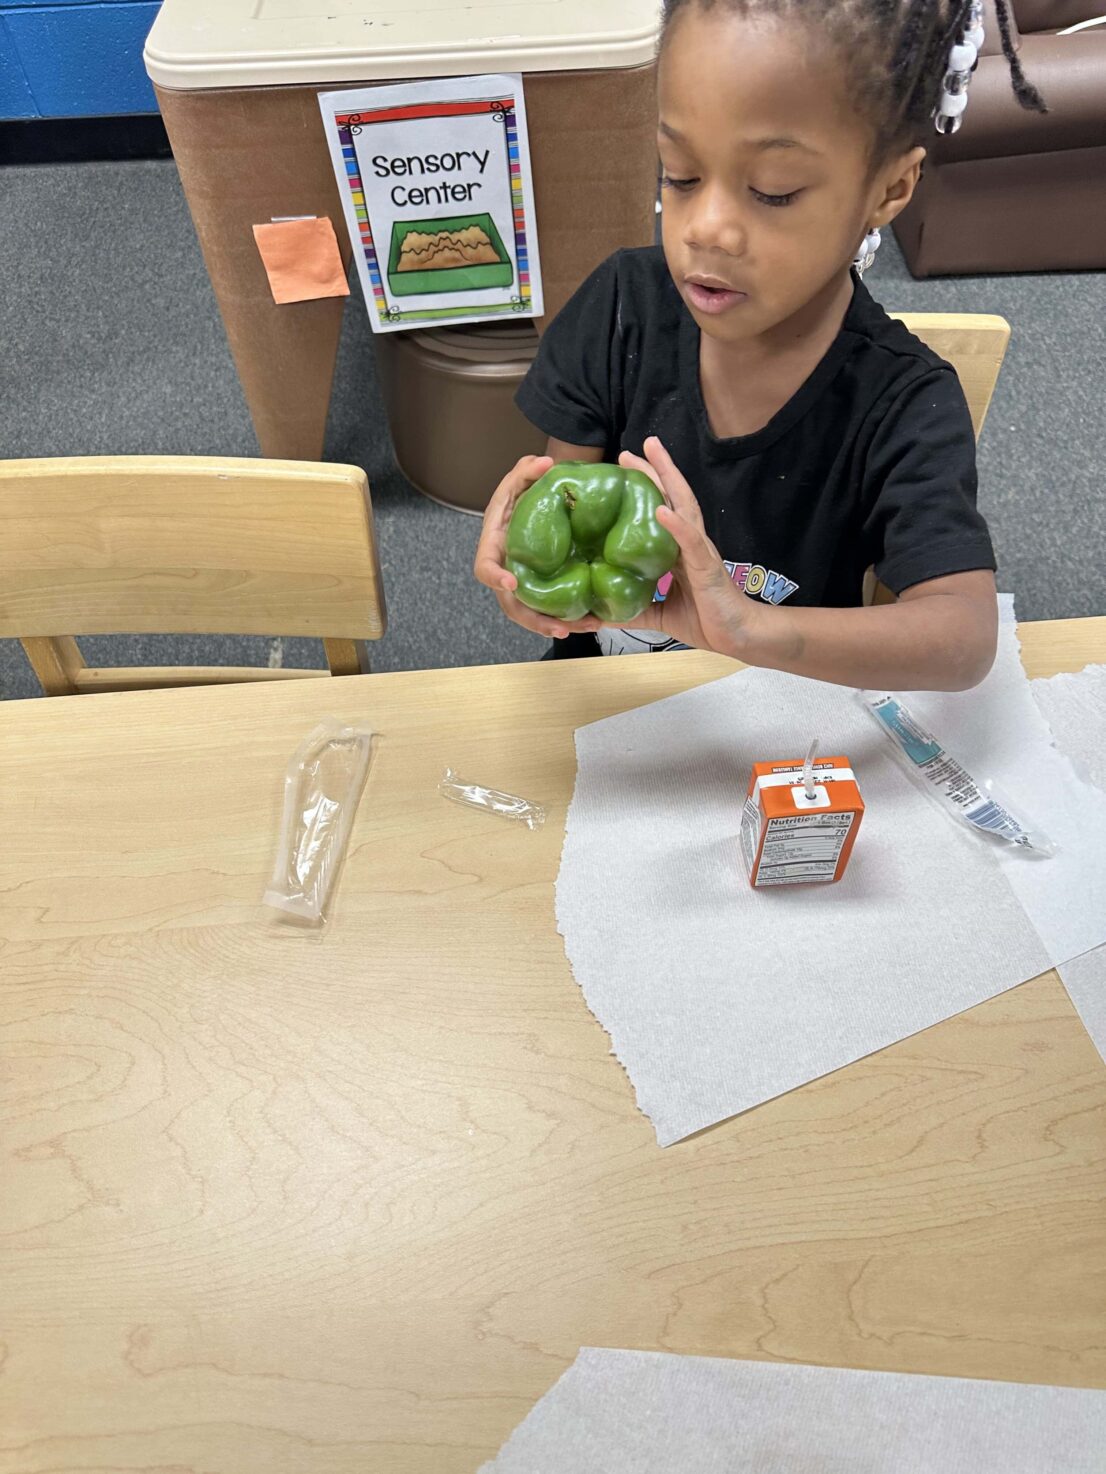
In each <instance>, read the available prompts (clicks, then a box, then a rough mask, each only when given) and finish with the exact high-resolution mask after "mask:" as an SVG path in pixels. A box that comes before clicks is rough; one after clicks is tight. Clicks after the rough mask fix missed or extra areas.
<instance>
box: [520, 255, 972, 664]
mask: <svg viewBox="0 0 1106 1474" xmlns="http://www.w3.org/2000/svg"><path fill="white" fill-rule="evenodd" d="M517 403H518V405H519V407H520V409H521V410H522V411H523V413H524V414H525V415H526V416H527V418H528V419H529V420H531V421H532V422H533V423H534V424H535V425H536V426H537V427H538V429H540V430H544V431H545V433H546V434H547V435H551V436H554V437H556V438H557V439H558V440H566V441H569V442H571V443H573V444H575V445H589V446H591V445H594V446H602V447H603V451H604V459H605V460H608V461H614V460H616V459H617V457H618V453H619V451H621V450H630V451H633V452H634V453H635V454H637V455H640V454H641V453H642V443H643V442H644V440H645V439H646V437H647V436H649V435H658V436H659V437H660V439H661V440H662V441H663V443H664V445H665V446H666V447H667V449H668V451H669V453H670V454H671V456H672V458H673V460H674V461H675V463H676V465H677V466H678V467H679V468H680V470H681V471H682V472H683V474H684V476H685V477H686V478H687V480H688V482H689V484H690V485H691V488H692V490H693V491H694V492H695V494H696V496H697V498H698V500H699V504H700V506H701V507H702V510H703V520H704V522H705V524H706V530H707V534H708V536H709V537H710V538H711V540H712V541H713V542H714V544H715V546H716V547H717V548H718V551H719V553H720V554H721V556H722V558H723V559H724V560H725V561H726V563H727V565H728V566H729V568H730V572H731V577H733V579H734V582H735V583H736V584H737V585H738V587H740V588H743V589H744V591H745V593H746V594H748V595H750V596H752V597H758V598H760V599H763V600H766V601H767V602H768V603H772V604H781V603H783V602H784V601H785V600H786V601H787V602H788V603H791V604H803V605H819V606H823V607H825V606H835V607H838V608H842V607H848V606H855V605H858V604H859V603H860V602H861V593H862V585H863V578H864V573H865V570H866V569H867V568H869V567H873V566H874V568H875V571H876V574H877V576H878V577H879V578H880V579H881V580H882V582H883V583H885V584H886V585H887V587H888V588H890V589H891V590H892V592H893V593H896V594H897V593H901V592H902V591H903V590H904V589H907V588H910V587H911V586H912V585H913V584H917V583H922V582H924V581H925V580H926V579H931V578H939V577H941V576H942V575H944V574H950V573H963V572H966V571H967V570H969V569H976V568H989V569H993V568H994V566H995V562H994V553H993V551H992V548H991V540H990V537H989V536H988V533H987V526H986V523H985V522H984V520H983V518H982V517H981V516H980V514H979V512H978V511H977V510H976V505H975V501H976V471H975V438H974V435H973V433H972V424H971V418H970V416H969V414H968V407H967V404H966V403H965V401H964V394H963V391H962V390H961V387H960V382H959V380H958V379H957V377H956V373H955V371H954V370H953V369H952V367H951V366H950V365H949V364H947V363H946V362H945V361H944V360H943V359H941V358H938V357H937V355H936V354H935V353H933V352H931V351H930V349H928V348H927V347H926V346H925V345H924V344H923V343H921V342H919V340H918V339H917V338H915V337H914V336H913V334H911V333H910V332H908V331H907V329H906V328H904V327H903V325H902V324H901V323H898V322H894V321H892V320H891V318H889V317H888V316H887V314H886V313H885V312H884V310H883V308H882V307H880V306H879V305H878V303H876V302H874V301H873V300H872V298H871V296H870V295H869V293H868V291H867V289H866V288H865V286H864V285H863V283H862V282H861V281H860V280H859V279H857V280H856V282H855V286H854V290H853V297H852V302H851V303H850V305H849V309H848V311H847V313H846V315H845V321H844V323H843V325H842V328H841V331H840V332H839V333H838V335H837V337H836V339H835V340H834V342H833V343H832V344H831V346H830V348H829V351H828V352H827V353H826V355H825V356H824V358H823V359H822V360H821V362H820V363H819V364H818V365H817V367H816V368H815V369H814V371H813V372H812V373H811V374H810V376H809V378H807V380H806V381H805V382H804V383H803V384H802V385H801V386H800V388H799V389H798V391H797V392H796V393H795V394H794V395H793V396H792V398H791V399H790V400H788V402H787V403H786V404H785V405H784V406H783V407H782V409H780V410H779V411H778V412H777V413H776V414H775V415H773V417H772V419H771V420H770V421H769V422H768V424H767V425H765V426H764V427H763V428H762V429H760V430H757V431H755V432H754V433H753V434H751V435H740V436H735V437H732V438H728V439H719V438H718V437H717V436H716V435H714V434H713V432H712V431H711V428H710V424H709V422H708V420H707V413H706V409H705V407H704V404H703V395H702V390H701V387H700V382H699V329H698V327H697V326H696V324H695V321H694V319H693V318H692V316H691V314H690V313H689V312H688V311H687V309H686V307H685V306H684V304H683V301H682V299H681V297H680V295H679V293H678V291H677V290H676V287H675V284H674V283H673V281H672V278H671V276H670V275H669V272H668V267H667V265H666V264H665V260H664V256H663V254H662V252H661V250H660V249H659V247H656V246H651V247H646V248H643V249H640V250H627V251H619V252H618V253H617V254H616V255H614V256H612V257H611V258H610V259H609V260H607V261H605V262H604V263H603V265H602V266H600V267H599V268H598V269H597V270H596V271H595V272H593V273H592V275H591V276H590V277H589V278H588V280H587V281H586V282H585V283H584V284H583V286H582V287H580V289H579V290H578V291H577V292H576V294H575V296H574V297H573V298H572V300H571V301H570V302H569V303H568V304H567V305H566V306H565V307H564V309H563V310H562V311H561V312H560V313H559V314H558V315H557V317H556V318H555V319H554V321H553V322H552V323H551V324H550V326H549V328H548V329H547V331H546V332H545V334H544V336H543V337H542V340H541V345H540V348H539V350H538V354H537V357H536V358H535V360H534V363H533V365H532V367H531V368H530V371H529V373H528V374H527V376H526V379H525V380H524V382H523V383H522V385H521V387H520V388H519V391H518V395H517ZM604 633H606V632H604ZM627 633H628V634H630V633H632V635H633V636H635V637H636V636H640V635H641V634H642V632H640V631H637V632H627ZM601 643H602V644H603V645H604V647H605V648H607V647H608V646H610V647H611V648H612V649H613V650H618V649H622V648H633V647H634V646H636V645H640V644H642V643H644V644H646V645H648V644H649V643H651V642H650V641H648V640H644V641H643V640H641V639H638V638H631V639H629V640H627V641H624V642H623V643H622V644H621V645H620V644H619V642H618V641H617V640H616V641H614V642H612V641H610V640H607V639H602V638H601ZM665 643H671V642H665Z"/></svg>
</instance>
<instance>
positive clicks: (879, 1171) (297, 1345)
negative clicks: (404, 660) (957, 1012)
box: [0, 620, 1106, 1474]
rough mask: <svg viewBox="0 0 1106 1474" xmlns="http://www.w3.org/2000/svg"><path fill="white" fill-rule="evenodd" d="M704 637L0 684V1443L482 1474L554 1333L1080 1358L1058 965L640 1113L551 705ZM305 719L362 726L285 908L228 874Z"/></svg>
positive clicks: (1069, 656)
mask: <svg viewBox="0 0 1106 1474" xmlns="http://www.w3.org/2000/svg"><path fill="white" fill-rule="evenodd" d="M1022 636H1023V641H1024V656H1025V663H1026V666H1027V669H1028V670H1029V671H1030V673H1031V674H1044V673H1048V672H1050V671H1053V670H1058V669H1078V668H1079V667H1080V666H1081V665H1083V664H1084V663H1086V662H1087V661H1091V660H1103V659H1106V620H1084V621H1070V622H1064V623H1062V624H1054V625H1049V626H1036V627H1034V626H1023V628H1022ZM733 668H734V667H733V666H732V665H731V664H730V663H729V662H726V661H724V660H722V659H720V658H717V657H712V656H706V655H701V654H682V655H665V656H653V657H650V658H649V659H643V660H621V661H610V660H608V661H585V662H557V663H546V664H544V665H543V664H537V663H535V664H533V665H522V666H504V667H491V668H486V669H482V670H447V671H433V672H420V673H410V674H401V675H378V676H369V677H364V678H356V677H355V678H350V679H348V680H340V681H333V682H314V681H312V682H290V683H281V684H279V685H273V686H257V685H252V686H242V687H218V688H211V689H204V690H195V691H163V692H153V693H142V694H134V693H128V694H122V695H96V696H91V697H88V696H86V697H76V698H58V699H56V700H53V701H28V702H5V703H0V835H2V836H3V844H2V848H0V975H2V977H0V980H2V989H0V1000H2V1001H0V1038H2V1047H3V1055H4V1066H3V1076H2V1080H0V1087H2V1090H0V1109H2V1117H0V1119H2V1121H3V1127H2V1149H3V1157H2V1169H0V1170H2V1179H3V1180H2V1191H0V1474H47V1471H50V1474H57V1471H66V1474H68V1471H88V1474H91V1471H93V1470H95V1471H97V1474H105V1471H120V1474H122V1471H127V1474H133V1471H138V1470H141V1471H157V1474H377V1471H380V1474H472V1471H474V1470H475V1469H476V1468H478V1466H479V1465H480V1463H481V1462H482V1460H484V1459H485V1458H488V1457H490V1456H491V1455H492V1454H493V1453H494V1451H495V1450H496V1448H497V1447H498V1446H499V1444H500V1443H501V1442H502V1440H503V1439H504V1438H505V1437H506V1436H507V1434H508V1433H509V1431H510V1430H511V1428H512V1427H513V1426H514V1425H515V1424H516V1423H518V1422H519V1421H520V1420H521V1419H522V1418H523V1417H524V1416H525V1414H526V1413H527V1411H528V1410H529V1409H530V1407H531V1406H532V1405H533V1403H534V1401H535V1400H536V1399H537V1398H539V1397H540V1396H541V1395H542V1394H543V1393H544V1392H545V1391H546V1390H547V1389H548V1388H549V1387H550V1386H551V1385H552V1383H553V1382H554V1381H555V1379H556V1378H557V1376H558V1375H559V1374H560V1373H561V1371H563V1370H564V1368H565V1367H566V1366H567V1365H568V1363H569V1362H570V1361H571V1360H572V1358H573V1357H574V1355H575V1353H576V1351H577V1349H578V1347H579V1346H580V1345H581V1344H597V1345H611V1346H628V1347H639V1348H644V1349H665V1350H670V1351H678V1352H689V1353H709V1354H714V1355H732V1356H741V1357H758V1358H780V1359H784V1360H800V1361H808V1362H820V1363H833V1364H837V1365H844V1366H856V1367H876V1368H887V1369H892V1370H903V1371H918V1372H934V1373H949V1374H953V1375H960V1376H980V1377H997V1378H1007V1379H1016V1380H1027V1381H1028V1380H1033V1381H1044V1382H1055V1383H1065V1384H1069V1385H1075V1386H1106V1286H1104V1275H1103V1270H1104V1264H1106V1207H1104V1204H1106V1165H1104V1158H1106V1067H1104V1066H1103V1063H1102V1061H1101V1060H1100V1059H1099V1057H1098V1055H1097V1054H1096V1052H1095V1050H1094V1048H1093V1047H1092V1045H1091V1043H1090V1041H1089V1039H1088V1038H1087V1036H1086V1034H1085V1033H1084V1031H1083V1029H1082V1026H1081V1025H1080V1023H1079V1020H1078V1018H1077V1017H1076V1015H1075V1013H1074V1012H1073V1010H1072V1008H1071V1005H1070V1004H1069V1003H1068V1000H1067V997H1066V995H1065V994H1064V992H1063V990H1062V988H1061V986H1060V984H1059V982H1058V980H1057V978H1056V976H1055V974H1052V973H1049V974H1047V975H1046V976H1044V977H1042V978H1039V979H1037V980H1036V981H1034V982H1032V983H1028V984H1026V985H1024V986H1023V987H1020V988H1017V989H1015V990H1013V991H1012V992H1009V993H1007V994H1004V995H1003V996H1001V997H999V998H996V999H993V1000H992V1001H991V1002H989V1003H986V1004H984V1005H982V1006H980V1007H978V1008H975V1009H973V1010H971V1011H970V1012H969V1013H966V1014H964V1015H961V1016H960V1017H958V1018H955V1019H951V1020H949V1021H947V1022H946V1023H944V1024H941V1025H939V1026H938V1027H936V1028H933V1029H930V1030H928V1031H926V1032H925V1033H923V1034H920V1035H917V1036H915V1037H914V1038H912V1039H909V1040H906V1041H905V1042H903V1043H901V1044H899V1045H897V1046H895V1047H893V1048H890V1049H887V1050H884V1051H882V1052H881V1053H880V1054H877V1055H875V1056H872V1057H871V1058H869V1059H866V1060H863V1061H861V1062H859V1063H858V1064H855V1065H853V1066H851V1067H850V1068H848V1069H845V1070H841V1071H839V1072H838V1073H836V1074H834V1075H832V1076H829V1077H827V1078H825V1079H823V1080H820V1081H816V1082H815V1083H813V1084H811V1085H808V1086H807V1087H806V1088H804V1089H802V1090H798V1091H795V1092H793V1093H792V1094H790V1095H787V1096H784V1097H782V1098H780V1099H778V1100H775V1101H772V1102H770V1103H769V1104H767V1105H764V1106H762V1107H760V1108H758V1109H757V1110H753V1111H750V1112H748V1113H747V1114H745V1115H743V1116H741V1117H738V1118H736V1119H734V1120H731V1121H728V1122H725V1123H723V1124H721V1125H719V1126H717V1127H715V1128H713V1129H711V1130H709V1131H706V1132H704V1133H702V1134H701V1135H699V1136H698V1137H695V1138H693V1139H691V1140H689V1141H686V1142H683V1143H681V1144H679V1145H676V1146H673V1147H670V1148H668V1149H666V1150H663V1151H662V1150H660V1149H659V1148H658V1147H657V1146H656V1144H655V1142H654V1139H653V1133H652V1130H651V1128H650V1126H649V1123H648V1122H647V1121H646V1120H645V1119H644V1117H642V1116H641V1115H640V1114H639V1113H638V1112H637V1110H636V1108H635V1106H634V1102H633V1095H632V1091H631V1088H630V1085H629V1082H628V1080H627V1078H626V1076H625V1075H624V1073H623V1072H622V1070H621V1068H620V1067H619V1065H618V1064H617V1062H616V1061H615V1060H614V1059H613V1058H612V1057H611V1055H610V1053H609V1045H608V1040H607V1037H606V1035H605V1034H604V1033H603V1031H602V1029H601V1028H600V1027H599V1025H598V1024H597V1023H596V1021H595V1020H594V1019H593V1018H592V1017H591V1015H590V1014H589V1013H588V1011H587V1009H586V1007H585V1006H584V1003H583V1001H582V998H581V995H580V993H579V991H578V989H577V988H576V986H575V984H574V982H573V980H572V977H571V974H570V972H569V969H568V967H567V964H566V963H565V959H564V954H563V951H562V946H561V941H560V938H559V937H558V936H557V933H556V930H555V925H554V916H553V880H554V878H555V875H556V871H557V866H558V862H559V857H560V848H561V841H562V834H563V819H564V814H565V809H566V807H567V804H568V801H569V798H570V795H571V791H572V783H573V775H574V755H573V744H572V733H573V730H574V728H575V727H576V726H578V725H579V724H581V723H582V722H586V721H591V720H594V719H596V718H598V717H601V716H604V715H607V714H609V713H611V712H614V711H618V710H623V709H626V708H628V707H631V706H636V705H639V704H641V703H643V702H645V701H649V700H653V699H655V698H657V697H660V696H663V695H666V694H669V693H671V692H673V691H676V690H679V689H683V688H685V687H688V686H691V685H695V684H698V683H700V682H702V681H705V680H709V679H713V678H715V677H717V676H719V675H723V674H726V673H728V672H729V671H731V670H732V669H733ZM328 713H336V714H338V715H340V716H343V717H345V718H347V719H351V720H359V721H363V722H365V723H367V724H368V725H370V726H372V727H373V728H374V729H375V730H376V731H377V732H378V733H379V738H378V743H377V748H376V754H375V759H374V766H373V770H372V772H371V774H370V777H369V781H368V785H367V788H366V792H365V796H364V800H363V802H362V805H361V810H360V813H359V816H358V820H357V824H356V827H355V830H354V836H353V844H352V849H351V853H350V857H349V860H348V863H347V867H346V871H345V874H344V876H343V878H342V883H341V887H340V893H339V897H338V901H337V905H336V909H335V914H334V917H333V920H332V923H331V926H330V928H329V929H328V931H327V932H326V933H325V934H323V935H322V936H321V937H313V936H310V935H307V934H304V933H302V932H297V931H294V930H285V929H283V928H282V927H281V925H280V924H279V923H278V922H276V921H275V920H274V919H273V918H272V917H271V916H270V915H268V914H267V913H265V912H264V911H263V910H262V908H261V907H260V905H259V898H260V895H261V891H262V889H263V888H264V884H265V882H266V880H267V878H268V872H269V867H270V865H271V863H272V857H273V850H274V846H275V843H276V835H277V823H278V815H279V805H280V798H281V776H282V773H283V769H284V765H285V763H286V761H287V758H288V756H289V755H290V753H291V752H292V750H293V749H294V747H295V746H296V745H297V743H298V742H299V741H300V739H301V738H302V737H303V735H304V734H305V732H306V731H307V730H308V729H309V728H310V727H311V726H312V725H313V724H314V723H315V722H316V720H318V718H319V717H320V716H322V715H325V714H328ZM447 764H448V765H449V766H451V767H453V768H455V769H456V770H457V771H458V772H460V773H461V774H462V775H463V776H465V777H468V778H471V779H473V780H475V781H483V782H486V783H489V784H493V785H495V786H498V787H501V788H506V789H509V790H513V791H516V792H520V793H523V794H525V795H527V796H528V797H532V798H535V799H539V800H541V801H543V802H545V803H546V804H547V805H548V808H549V819H548V822H547V824H546V826H545V828H544V829H542V830H540V831H538V832H536V833H530V832H529V831H527V830H525V829H522V828H521V827H519V826H515V825H512V824H509V823H507V822H505V821H500V820H497V819H494V818H491V817H489V816H486V815H484V814H481V813H478V812H470V811H468V810H466V809H463V808H459V807H457V806H454V805H452V804H449V803H447V802H445V801H444V800H442V799H441V798H440V797H439V796H438V794H437V792H436V784H437V781H438V778H439V777H440V775H441V772H442V769H443V768H444V767H445V766H446V765H447ZM942 945H954V939H951V938H950V939H935V946H934V965H935V966H940V951H941V947H942Z"/></svg>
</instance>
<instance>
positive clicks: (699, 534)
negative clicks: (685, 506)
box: [657, 507, 725, 585]
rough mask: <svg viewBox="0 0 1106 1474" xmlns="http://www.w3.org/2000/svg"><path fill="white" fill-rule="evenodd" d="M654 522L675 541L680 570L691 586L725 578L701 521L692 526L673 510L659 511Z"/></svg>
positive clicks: (664, 509) (698, 520) (662, 509)
mask: <svg viewBox="0 0 1106 1474" xmlns="http://www.w3.org/2000/svg"><path fill="white" fill-rule="evenodd" d="M657 521H658V522H659V523H660V525H661V526H662V527H663V528H664V530H665V531H666V532H670V533H671V534H672V536H673V537H674V538H675V540H676V544H677V546H678V547H679V549H680V565H679V566H680V567H681V568H682V569H683V571H684V574H685V576H686V578H687V580H688V581H689V582H690V583H692V584H699V585H701V584H702V583H703V582H704V581H713V580H714V579H715V577H716V576H718V575H720V574H725V566H724V564H723V562H722V559H721V557H720V556H719V553H718V549H717V548H716V547H715V546H714V544H713V543H712V542H711V540H710V538H709V537H708V536H707V535H706V533H705V532H704V531H703V523H702V519H701V518H699V519H697V521H695V522H691V521H689V520H688V519H687V518H686V517H685V516H684V515H683V514H682V513H680V512H677V511H675V510H674V508H672V507H658V508H657Z"/></svg>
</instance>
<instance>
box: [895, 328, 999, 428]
mask: <svg viewBox="0 0 1106 1474" xmlns="http://www.w3.org/2000/svg"><path fill="white" fill-rule="evenodd" d="M889 315H890V316H891V317H895V318H897V319H898V320H899V322H901V323H902V325H903V326H904V327H906V328H909V329H910V331H911V332H912V333H913V334H914V336H915V337H916V338H921V340H922V342H923V343H924V344H925V345H926V347H927V348H932V349H933V351H934V353H937V354H939V355H940V356H941V357H942V358H944V359H947V360H948V362H949V363H951V364H952V366H953V368H954V369H955V370H956V374H957V377H958V378H959V380H960V385H961V388H962V389H963V390H964V398H965V399H966V400H967V401H968V410H969V412H970V413H971V417H972V426H973V428H974V430H975V437H976V439H977V440H978V439H979V432H980V431H981V430H982V429H983V421H984V420H985V419H986V417H987V409H988V407H989V405H990V403H991V396H992V395H993V394H994V392H995V384H996V383H997V382H998V371H999V369H1000V368H1001V367H1002V360H1003V359H1004V358H1005V357H1006V345H1007V344H1008V343H1009V341H1010V324H1009V323H1008V322H1007V321H1006V319H1005V318H1004V317H993V316H991V314H990V313H984V312H979V313H975V312H892V313H890V314H889Z"/></svg>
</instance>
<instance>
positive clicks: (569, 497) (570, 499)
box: [565, 486, 576, 512]
mask: <svg viewBox="0 0 1106 1474" xmlns="http://www.w3.org/2000/svg"><path fill="white" fill-rule="evenodd" d="M565 506H566V507H567V508H568V510H569V511H570V512H571V511H573V510H574V509H575V506H576V493H575V492H574V491H573V489H572V487H571V486H566V487H565Z"/></svg>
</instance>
